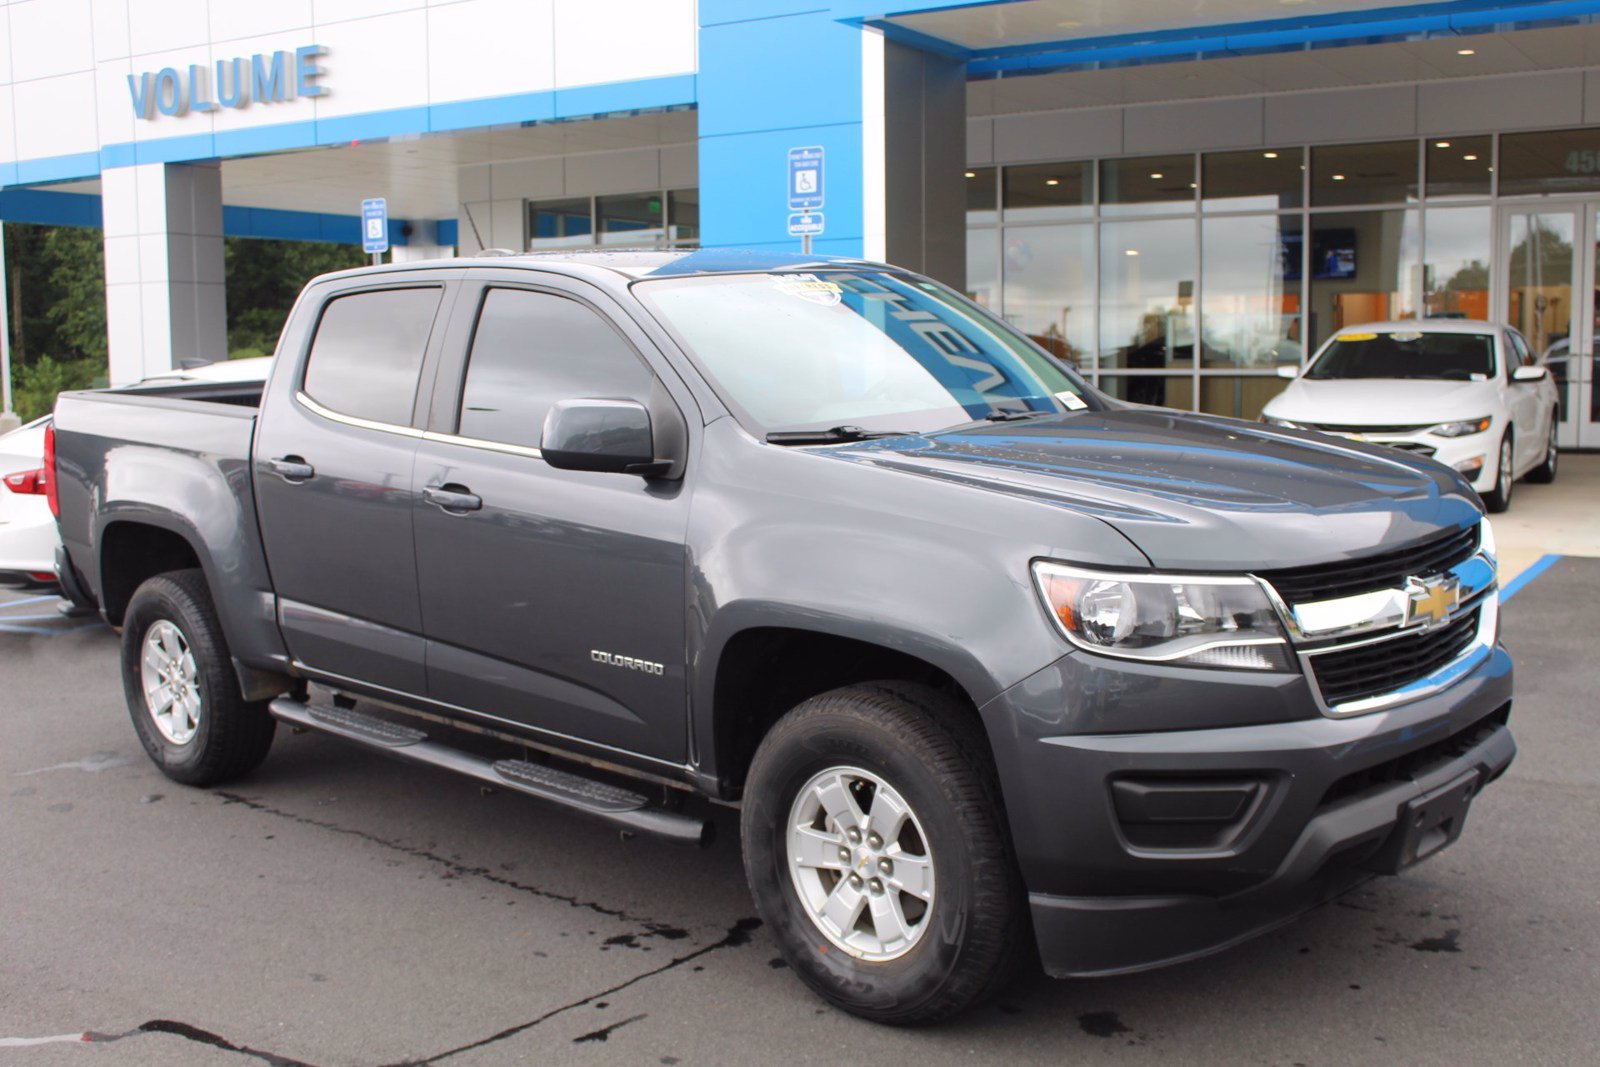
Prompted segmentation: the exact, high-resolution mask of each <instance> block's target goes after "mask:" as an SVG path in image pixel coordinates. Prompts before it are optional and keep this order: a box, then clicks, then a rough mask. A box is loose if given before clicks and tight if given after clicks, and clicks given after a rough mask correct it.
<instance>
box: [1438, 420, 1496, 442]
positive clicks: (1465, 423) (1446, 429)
mask: <svg viewBox="0 0 1600 1067" xmlns="http://www.w3.org/2000/svg"><path fill="white" fill-rule="evenodd" d="M1490 421H1491V420H1490V418H1489V416H1487V415H1485V416H1484V417H1483V418H1481V419H1462V420H1461V421H1459V422H1441V423H1440V424H1439V425H1437V426H1435V427H1434V428H1433V429H1431V430H1429V431H1428V432H1429V433H1431V434H1436V435H1437V436H1439V437H1466V436H1468V435H1469V434H1475V433H1482V432H1483V431H1485V430H1487V429H1488V428H1489V423H1490Z"/></svg>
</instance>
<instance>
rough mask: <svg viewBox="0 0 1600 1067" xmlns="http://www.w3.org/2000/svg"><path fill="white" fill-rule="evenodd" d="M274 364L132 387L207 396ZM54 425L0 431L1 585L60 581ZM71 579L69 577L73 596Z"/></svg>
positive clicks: (194, 370)
mask: <svg viewBox="0 0 1600 1067" xmlns="http://www.w3.org/2000/svg"><path fill="white" fill-rule="evenodd" d="M271 365H272V360H271V358H270V357H262V358H258V359H236V360H223V361H221V362H218V363H208V364H205V365H204V366H199V367H190V368H182V369H178V370H173V371H171V372H168V373H165V374H158V375H152V376H151V377H149V378H146V379H145V380H144V381H142V382H139V383H138V384H136V385H133V386H130V387H129V388H128V390H127V391H128V392H134V393H141V394H143V393H157V392H159V393H163V394H167V395H172V396H187V397H202V396H204V395H206V394H207V393H208V391H211V390H213V389H214V388H215V387H216V386H217V385H219V384H227V383H250V382H254V383H256V384H257V385H258V386H259V385H260V383H262V382H265V381H266V378H267V370H268V368H269V367H270V366H271ZM257 392H258V393H259V388H258V390H257ZM247 399H248V398H247ZM49 425H50V417H49V416H48V415H46V416H45V417H44V418H40V419H35V420H34V421H32V422H30V423H28V424H27V425H26V426H23V427H21V428H20V429H17V430H13V431H12V432H11V433H8V434H5V435H4V436H0V585H12V586H19V585H20V586H23V587H38V588H46V587H53V586H55V585H56V584H57V572H56V550H57V549H58V548H59V547H60V545H61V538H60V536H59V535H58V534H57V533H56V520H55V516H54V515H52V514H51V513H50V507H49V503H48V500H47V495H48V491H49V482H48V479H47V478H46V476H45V470H44V448H45V444H44V442H45V430H46V428H47V427H48V426H49ZM70 584H71V583H70V579H69V582H68V585H69V588H68V589H67V590H66V592H67V593H68V595H69V598H71V592H72V591H71V589H70Z"/></svg>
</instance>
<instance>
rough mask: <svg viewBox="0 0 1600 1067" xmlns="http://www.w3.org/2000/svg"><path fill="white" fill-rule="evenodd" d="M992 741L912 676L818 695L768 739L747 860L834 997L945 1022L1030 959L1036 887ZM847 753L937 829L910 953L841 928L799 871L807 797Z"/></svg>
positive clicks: (869, 1014) (796, 965)
mask: <svg viewBox="0 0 1600 1067" xmlns="http://www.w3.org/2000/svg"><path fill="white" fill-rule="evenodd" d="M986 753H987V745H986V743H985V741H984V738H983V736H982V733H981V727H980V726H979V725H978V723H977V721H976V719H975V716H974V715H973V713H972V712H971V710H970V709H968V708H966V707H964V706H962V705H961V704H959V703H958V702H957V701H955V700H953V699H952V698H950V697H948V696H946V695H945V694H943V693H941V692H939V691H937V690H934V689H931V688H928V687H925V686H920V685H912V684H908V683H907V684H902V683H874V684H864V685H852V686H847V687H845V688H842V689H835V690H833V691H832V692H828V693H824V694H822V695H820V696H817V697H813V698H811V699H810V700H807V701H805V702H803V703H801V704H800V705H799V706H797V707H796V708H794V710H792V711H790V712H789V713H788V714H787V715H786V716H784V717H783V719H781V720H780V721H779V722H778V724H777V725H776V726H774V727H773V728H772V730H771V731H770V732H769V733H768V734H767V736H766V737H765V739H763V741H762V742H761V746H760V748H759V749H758V750H757V752H756V754H755V759H754V760H753V762H752V763H751V766H750V774H749V779H748V781H747V784H746V789H745V795H744V805H743V807H744V811H743V822H742V827H741V829H742V834H743V838H744V862H745V873H746V875H747V877H748V878H749V881H750V888H751V892H752V893H753V894H754V895H755V900H756V907H757V909H758V910H759V911H760V913H761V917H762V919H763V920H764V921H765V923H766V925H767V928H768V929H769V930H770V931H771V932H772V935H773V937H774V938H775V939H776V941H777V943H778V947H779V949H780V951H781V952H782V953H783V956H784V959H785V960H787V961H788V963H789V966H790V967H791V968H792V969H793V970H794V972H795V973H796V974H797V975H799V977H800V979H801V980H802V981H804V982H805V983H806V984H807V985H809V986H810V987H811V988H812V989H813V990H815V991H816V992H817V993H819V994H820V995H821V996H822V997H823V998H825V999H826V1000H828V1001H829V1002H831V1003H833V1004H835V1005H837V1006H838V1007H840V1008H842V1009H843V1010H845V1011H848V1012H850V1013H851V1014H854V1015H859V1016H861V1017H862V1018H866V1019H870V1020H873V1021H875V1022H880V1023H889V1024H893V1025H917V1024H924V1023H931V1022H936V1021H938V1020H940V1019H944V1018H948V1017H949V1016H952V1015H955V1014H956V1013H958V1012H961V1011H963V1010H965V1009H967V1008H969V1007H971V1006H973V1005H974V1004H977V1003H979V1002H980V1001H982V1000H984V999H985V998H986V997H989V996H991V995H993V994H994V993H996V992H997V991H999V990H1000V989H1001V988H1003V987H1004V986H1005V984H1006V983H1007V982H1008V981H1010V979H1011V977H1012V975H1013V974H1014V973H1015V970H1016V965H1017V964H1018V962H1019V961H1020V960H1022V959H1023V958H1025V957H1024V954H1025V952H1026V944H1027V942H1026V938H1027V934H1028V920H1027V906H1026V900H1025V897H1024V893H1023V889H1022V882H1021V878H1020V876H1019V875H1018V872H1017V868H1016V863H1015V861H1014V859H1013V857H1012V855H1011V848H1010V839H1009V836H1008V832H1007V828H1006V821H1005V815H1004V812H1003V809H1002V806H1001V801H1000V792H999V786H998V783H997V782H996V780H995V774H994V770H993V768H992V766H991V765H990V763H989V760H988V757H987V755H986ZM841 765H845V766H850V767H858V768H861V769H863V770H865V771H868V772H871V773H872V774H874V775H877V776H879V777H881V778H882V780H883V781H884V782H886V783H888V784H889V785H890V787H891V788H892V789H894V790H895V791H896V792H898V793H899V795H900V796H901V797H902V798H903V799H904V800H905V802H906V803H907V804H908V805H909V806H910V808H911V809H912V810H913V811H914V812H915V815H916V819H917V820H918V822H920V824H921V825H922V828H923V829H924V831H925V833H926V837H927V849H926V851H927V852H931V861H930V866H931V868H932V870H933V879H934V880H933V886H934V892H933V900H932V902H931V904H930V905H928V906H927V908H926V910H925V911H923V912H922V914H921V917H920V922H921V924H922V933H921V935H920V936H919V937H918V938H917V939H916V940H915V941H914V942H913V943H912V944H911V946H910V948H909V949H906V950H904V954H903V955H900V956H898V957H897V958H893V959H887V960H882V961H872V960H866V959H861V958H858V957H857V956H855V955H852V954H851V953H850V952H849V951H847V950H845V949H844V948H842V947H841V946H840V945H838V944H837V943H836V942H834V941H832V940H831V939H830V937H829V936H828V935H825V934H824V933H823V930H822V929H821V927H820V926H819V925H818V923H817V921H815V920H813V918H812V917H811V914H810V908H809V907H808V906H807V905H806V904H805V903H804V902H803V901H802V900H801V897H800V895H799V892H798V891H797V889H796V886H795V879H794V878H793V877H792V876H791V873H790V868H789V859H788V825H787V824H788V822H789V818H790V815H791V812H792V810H793V805H794V804H795V801H796V797H797V796H798V795H799V794H800V792H801V790H802V789H803V787H804V786H805V785H806V783H807V782H809V781H810V780H811V779H812V778H813V776H814V775H816V774H818V773H819V772H823V771H826V770H828V769H830V768H833V767H837V766H841ZM874 795H875V794H874ZM869 810H870V808H869ZM844 876H845V874H844V872H843V871H841V872H840V874H839V877H840V878H843V877H844ZM915 904H916V901H915V900H914V899H913V900H912V901H911V906H915ZM863 921H870V919H865V918H864V920H863Z"/></svg>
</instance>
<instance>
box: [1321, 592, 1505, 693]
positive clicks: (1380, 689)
mask: <svg viewBox="0 0 1600 1067" xmlns="http://www.w3.org/2000/svg"><path fill="white" fill-rule="evenodd" d="M1481 611H1482V609H1481V608H1473V609H1472V610H1471V611H1467V612H1463V613H1462V614H1461V615H1459V616H1457V617H1456V618H1455V619H1454V620H1452V621H1451V622H1449V623H1447V624H1446V625H1444V626H1439V627H1435V628H1434V629H1431V630H1424V631H1422V632H1420V633H1415V634H1406V635H1403V636H1399V637H1394V638H1390V639H1389V640H1385V641H1375V642H1371V643H1369V644H1363V645H1357V646H1355V647H1354V648H1342V649H1337V650H1334V651H1331V652H1324V653H1321V654H1320V655H1314V656H1309V657H1307V659H1308V660H1309V661H1310V664H1311V674H1312V677H1313V678H1315V679H1316V683H1317V687H1318V688H1319V689H1320V690H1321V691H1322V700H1323V703H1325V704H1327V705H1328V707H1330V708H1337V707H1338V706H1339V705H1341V704H1348V703H1351V702H1353V701H1357V700H1364V699H1365V698H1367V697H1373V696H1380V695H1382V694H1385V693H1392V692H1394V691H1395V690H1396V689H1402V688H1404V687H1405V686H1408V685H1410V684H1411V683H1412V682H1415V681H1419V680H1420V679H1423V678H1426V677H1427V676H1428V675H1430V674H1432V673H1433V672H1434V671H1437V670H1439V669H1440V668H1441V667H1444V666H1447V665H1448V664H1450V663H1452V662H1454V661H1455V659H1456V658H1457V657H1458V656H1460V655H1461V653H1462V652H1463V651H1465V650H1466V648H1467V646H1468V645H1470V644H1471V643H1472V640H1473V638H1474V637H1476V636H1477V633H1478V617H1479V614H1480V613H1481Z"/></svg>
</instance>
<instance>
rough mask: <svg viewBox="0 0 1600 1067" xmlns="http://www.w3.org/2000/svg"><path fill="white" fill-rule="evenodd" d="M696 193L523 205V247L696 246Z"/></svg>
mask: <svg viewBox="0 0 1600 1067" xmlns="http://www.w3.org/2000/svg"><path fill="white" fill-rule="evenodd" d="M699 244H700V190H698V189H652V190H648V191H646V192H642V193H621V194H616V195H609V196H580V197H564V198H561V199H555V200H530V201H528V249H529V250H530V251H534V252H539V251H546V250H550V249H560V248H595V247H600V246H606V245H610V246H615V247H624V248H696V247H698V246H699Z"/></svg>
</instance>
